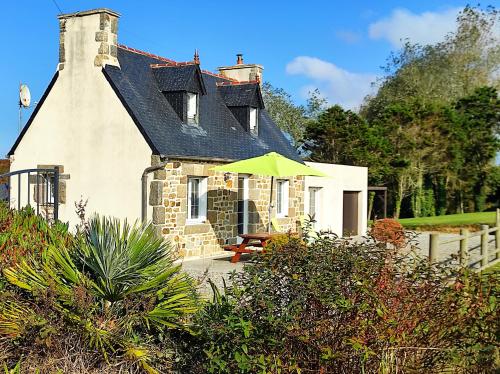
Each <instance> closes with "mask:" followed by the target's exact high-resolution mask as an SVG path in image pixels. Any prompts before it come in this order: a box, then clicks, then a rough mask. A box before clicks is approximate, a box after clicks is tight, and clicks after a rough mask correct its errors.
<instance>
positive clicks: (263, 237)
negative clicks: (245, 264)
mask: <svg viewBox="0 0 500 374" xmlns="http://www.w3.org/2000/svg"><path fill="white" fill-rule="evenodd" d="M275 235H276V233H268V232H257V233H253V234H241V235H239V236H240V238H242V239H243V241H242V242H241V243H240V244H231V245H226V246H224V250H226V251H233V252H234V255H233V257H232V258H231V262H232V263H233V264H234V263H236V262H238V261H239V260H240V257H241V254H242V253H255V252H257V250H256V249H251V248H247V247H260V248H262V249H264V248H265V247H266V244H267V242H268V241H269V239H271V238H272V237H273V236H275Z"/></svg>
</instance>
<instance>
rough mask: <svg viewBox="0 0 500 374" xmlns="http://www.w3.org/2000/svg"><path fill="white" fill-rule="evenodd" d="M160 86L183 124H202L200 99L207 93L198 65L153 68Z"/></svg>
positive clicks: (170, 65) (168, 65) (156, 65)
mask: <svg viewBox="0 0 500 374" xmlns="http://www.w3.org/2000/svg"><path fill="white" fill-rule="evenodd" d="M151 67H152V70H153V74H154V76H155V78H156V82H157V84H158V89H159V90H160V91H161V92H162V93H163V95H164V96H165V98H166V99H167V101H168V103H169V104H170V106H171V107H172V109H173V110H174V111H175V112H176V113H177V115H178V116H179V119H180V120H181V121H182V122H183V123H188V124H199V123H200V98H201V96H202V95H205V94H206V93H207V91H206V89H205V83H204V81H203V76H202V73H201V70H200V67H199V66H198V65H197V64H182V65H180V64H179V65H178V64H175V63H167V64H154V65H152V66H151Z"/></svg>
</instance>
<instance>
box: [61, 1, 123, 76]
mask: <svg viewBox="0 0 500 374" xmlns="http://www.w3.org/2000/svg"><path fill="white" fill-rule="evenodd" d="M118 17H120V15H119V14H118V13H116V12H114V11H112V10H110V9H106V8H99V9H93V10H87V11H82V12H76V13H70V14H61V15H60V16H58V18H59V29H60V33H59V66H58V70H63V69H77V70H79V69H80V68H88V67H99V68H100V67H104V66H105V65H108V64H109V65H115V66H119V64H118V58H117V45H118V41H117V33H118Z"/></svg>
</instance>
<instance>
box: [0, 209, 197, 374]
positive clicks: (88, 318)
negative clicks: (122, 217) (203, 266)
mask: <svg viewBox="0 0 500 374" xmlns="http://www.w3.org/2000/svg"><path fill="white" fill-rule="evenodd" d="M76 243H77V244H76V246H75V247H74V248H66V247H55V246H53V245H50V246H49V247H48V248H47V249H46V250H44V251H43V253H42V255H41V256H37V257H35V256H28V257H27V258H25V259H23V260H22V261H21V262H20V263H18V264H17V265H15V266H13V267H11V268H7V269H4V276H5V277H6V279H7V280H8V282H9V283H10V284H12V285H14V286H16V287H18V288H20V289H22V290H24V292H17V293H16V294H15V296H10V297H9V295H8V294H4V295H2V296H1V297H0V346H1V345H2V344H5V341H10V342H14V341H17V344H19V341H23V342H27V341H29V340H30V339H31V340H33V341H36V342H40V336H43V339H45V340H47V339H48V338H49V337H52V339H53V338H59V337H60V334H75V335H77V336H83V340H84V341H86V342H87V344H88V347H89V349H91V350H96V349H97V350H99V351H100V352H101V353H102V354H103V357H104V359H105V360H109V359H112V358H117V357H120V358H123V359H125V360H127V359H128V360H131V358H133V357H136V356H137V355H132V354H130V352H141V355H140V357H139V358H137V357H136V358H135V359H133V362H134V363H135V364H136V365H137V366H138V367H141V368H143V369H144V370H146V368H148V369H147V371H149V372H154V369H152V368H153V367H154V363H155V362H157V361H158V360H159V359H158V357H163V360H164V357H165V354H164V352H163V353H161V352H159V348H158V347H161V346H162V344H163V342H162V341H159V337H162V336H164V330H165V328H176V329H185V330H189V318H188V317H189V316H190V315H191V314H192V313H194V312H195V311H196V310H197V309H198V302H199V300H198V297H197V295H196V292H195V287H194V284H193V281H192V280H191V279H190V278H189V277H188V276H187V275H186V274H185V273H182V272H181V268H180V265H175V264H174V260H175V258H174V256H173V254H172V250H171V247H170V246H169V244H168V243H167V242H165V241H164V240H163V239H162V238H158V237H157V236H156V234H155V232H154V228H153V227H152V226H151V225H139V224H136V225H133V226H130V225H128V224H127V223H126V222H125V223H124V224H121V223H120V221H119V220H116V219H111V218H106V217H102V218H101V217H99V216H95V217H93V218H92V219H91V220H90V221H89V224H88V228H87V230H86V231H85V232H84V235H83V236H82V237H81V238H79V240H77V241H76ZM2 338H8V339H7V340H6V339H2ZM43 339H42V340H43ZM2 342H3V343H2ZM35 345H36V344H35ZM0 348H1V347H0ZM160 350H161V349H160ZM159 361H161V359H160V360H159ZM162 367H163V366H162ZM150 370H151V371H150Z"/></svg>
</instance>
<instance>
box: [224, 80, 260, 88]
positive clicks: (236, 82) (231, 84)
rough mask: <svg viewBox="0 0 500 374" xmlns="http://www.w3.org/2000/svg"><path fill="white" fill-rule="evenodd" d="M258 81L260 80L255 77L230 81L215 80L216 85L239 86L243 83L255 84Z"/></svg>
mask: <svg viewBox="0 0 500 374" xmlns="http://www.w3.org/2000/svg"><path fill="white" fill-rule="evenodd" d="M257 83H260V80H258V79H255V80H251V81H237V80H232V81H231V82H216V85H217V86H241V85H244V84H257Z"/></svg>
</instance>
